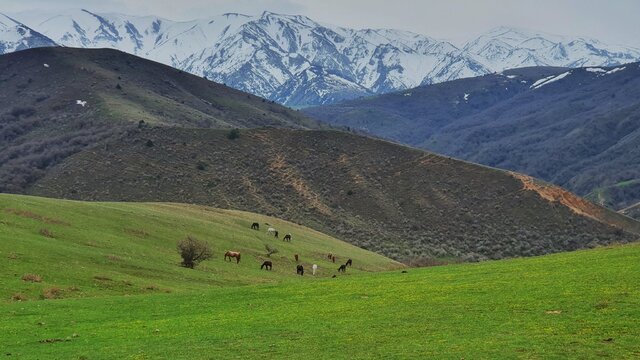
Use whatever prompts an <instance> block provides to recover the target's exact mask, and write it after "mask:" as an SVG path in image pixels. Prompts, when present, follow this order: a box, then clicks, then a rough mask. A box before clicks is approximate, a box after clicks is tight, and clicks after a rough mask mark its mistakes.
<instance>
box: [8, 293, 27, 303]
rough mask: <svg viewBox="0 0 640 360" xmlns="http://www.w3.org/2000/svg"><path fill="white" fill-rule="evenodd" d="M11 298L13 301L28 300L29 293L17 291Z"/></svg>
mask: <svg viewBox="0 0 640 360" xmlns="http://www.w3.org/2000/svg"><path fill="white" fill-rule="evenodd" d="M11 300H13V301H26V300H28V299H27V295H25V294H22V293H15V294H13V295H11Z"/></svg>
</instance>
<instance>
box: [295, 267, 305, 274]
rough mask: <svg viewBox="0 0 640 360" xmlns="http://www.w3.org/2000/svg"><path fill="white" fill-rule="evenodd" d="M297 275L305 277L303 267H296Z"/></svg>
mask: <svg viewBox="0 0 640 360" xmlns="http://www.w3.org/2000/svg"><path fill="white" fill-rule="evenodd" d="M296 274H298V275H300V276H303V275H304V267H303V266H302V265H298V266H296Z"/></svg>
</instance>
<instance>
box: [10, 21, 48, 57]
mask: <svg viewBox="0 0 640 360" xmlns="http://www.w3.org/2000/svg"><path fill="white" fill-rule="evenodd" d="M45 46H56V43H55V42H54V41H53V40H51V39H49V38H48V37H46V36H44V35H42V34H40V33H39V32H37V31H34V30H33V29H31V28H30V27H28V26H26V25H24V24H22V23H20V22H18V21H16V20H14V19H13V18H10V17H8V16H6V15H4V14H1V13H0V55H1V54H6V53H10V52H14V51H20V50H25V49H30V48H35V47H45Z"/></svg>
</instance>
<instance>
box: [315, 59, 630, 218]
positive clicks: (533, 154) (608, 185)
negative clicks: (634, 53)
mask: <svg viewBox="0 0 640 360" xmlns="http://www.w3.org/2000/svg"><path fill="white" fill-rule="evenodd" d="M305 111H306V113H307V114H309V115H311V116H313V117H315V118H317V119H320V120H323V121H326V122H329V123H331V124H339V125H344V126H349V127H352V128H355V129H359V130H362V131H366V132H369V133H372V134H375V135H378V136H383V137H388V138H391V139H394V140H397V141H400V142H403V143H406V144H410V145H413V146H418V147H421V148H424V149H428V150H432V151H435V152H438V153H443V154H447V155H450V156H455V157H459V158H462V159H466V160H470V161H473V162H478V163H482V164H486V165H490V166H496V167H500V168H505V169H510V170H514V171H519V172H523V173H526V174H528V175H531V176H534V177H538V178H542V179H545V180H547V181H550V182H553V183H555V184H558V185H561V186H564V187H566V188H568V189H570V190H572V191H574V192H577V193H578V194H580V195H583V196H587V195H589V198H591V199H592V200H594V201H597V202H599V203H601V204H604V205H606V206H610V207H612V208H615V209H619V208H622V207H625V206H629V205H631V204H633V203H635V202H637V201H638V200H640V160H639V159H640V153H639V151H640V67H639V64H638V63H633V64H627V65H624V66H619V67H615V68H582V69H573V70H569V69H562V68H525V69H516V70H509V71H505V72H504V73H501V74H492V75H487V76H483V77H477V78H470V79H461V80H456V81H451V82H447V83H442V84H437V85H432V86H425V87H419V88H415V89H412V90H407V91H404V92H401V93H393V94H388V95H381V96H377V97H372V98H368V99H362V100H354V101H350V102H346V103H343V104H339V105H334V106H326V107H318V108H312V109H307V110H305Z"/></svg>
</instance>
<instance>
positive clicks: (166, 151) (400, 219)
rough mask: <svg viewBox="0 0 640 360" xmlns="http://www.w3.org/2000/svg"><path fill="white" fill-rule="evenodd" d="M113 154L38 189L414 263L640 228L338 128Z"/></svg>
mask: <svg viewBox="0 0 640 360" xmlns="http://www.w3.org/2000/svg"><path fill="white" fill-rule="evenodd" d="M107 145H108V146H105V147H100V148H94V149H91V150H88V151H83V152H81V153H78V154H76V155H74V156H72V157H70V158H68V159H67V160H65V161H64V162H63V163H62V164H60V165H59V166H57V167H56V168H54V169H52V170H51V171H50V172H48V173H47V175H46V176H44V177H43V178H42V179H41V180H39V181H38V182H37V183H35V184H34V186H32V187H31V188H29V190H28V192H29V193H31V194H36V195H44V196H53V197H63V198H71V199H82V200H102V201H172V202H183V203H196V204H206V205H212V206H216V207H222V208H233V209H242V210H251V211H254V212H259V213H265V214H268V215H272V216H277V217H280V218H284V219H287V220H290V221H294V222H297V223H302V224H304V225H305V226H309V227H312V228H314V229H316V230H319V231H322V232H325V233H327V234H332V235H334V236H336V237H338V238H340V239H344V240H345V241H348V242H350V243H353V244H355V245H357V246H360V247H363V248H366V249H370V250H374V251H377V252H379V253H382V254H385V255H387V256H389V257H392V258H394V259H398V260H403V261H406V262H409V261H412V259H413V260H415V258H452V257H453V258H465V259H467V260H474V259H476V260H478V259H485V258H502V257H509V256H525V255H539V254H545V253H549V252H557V251H564V250H575V249H578V248H584V247H590V246H593V245H595V244H606V243H611V242H626V241H632V240H636V239H637V234H640V224H639V223H638V222H635V221H633V220H632V219H630V218H627V217H624V216H621V215H619V214H616V213H614V212H612V211H609V210H606V209H604V208H601V207H598V206H595V205H593V204H591V203H589V202H586V201H584V200H581V199H579V198H577V197H576V196H575V195H572V194H570V193H568V192H566V191H564V190H562V189H559V188H556V187H552V186H548V185H544V184H540V183H538V182H537V181H534V180H533V179H530V178H527V177H523V176H520V175H517V174H511V173H507V172H504V171H500V170H496V169H491V168H486V167H482V166H478V165H475V164H470V163H466V162H461V161H457V160H454V159H451V158H447V157H442V156H438V155H434V154H430V153H426V152H423V151H420V150H415V149H411V148H407V147H404V146H400V145H397V144H393V143H389V142H385V141H380V140H374V139H371V138H367V137H362V136H356V135H353V134H349V133H343V132H338V131H298V130H287V129H262V130H257V129H256V130H244V131H241V133H240V137H239V138H238V139H235V140H230V139H228V138H227V136H226V132H224V131H217V130H206V129H183V128H154V129H141V130H139V131H135V132H130V133H128V134H127V135H126V136H125V137H122V138H120V139H117V140H114V141H111V142H109V143H108V144H107ZM623 229H624V231H623ZM625 231H629V232H633V233H635V234H631V233H625Z"/></svg>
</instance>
